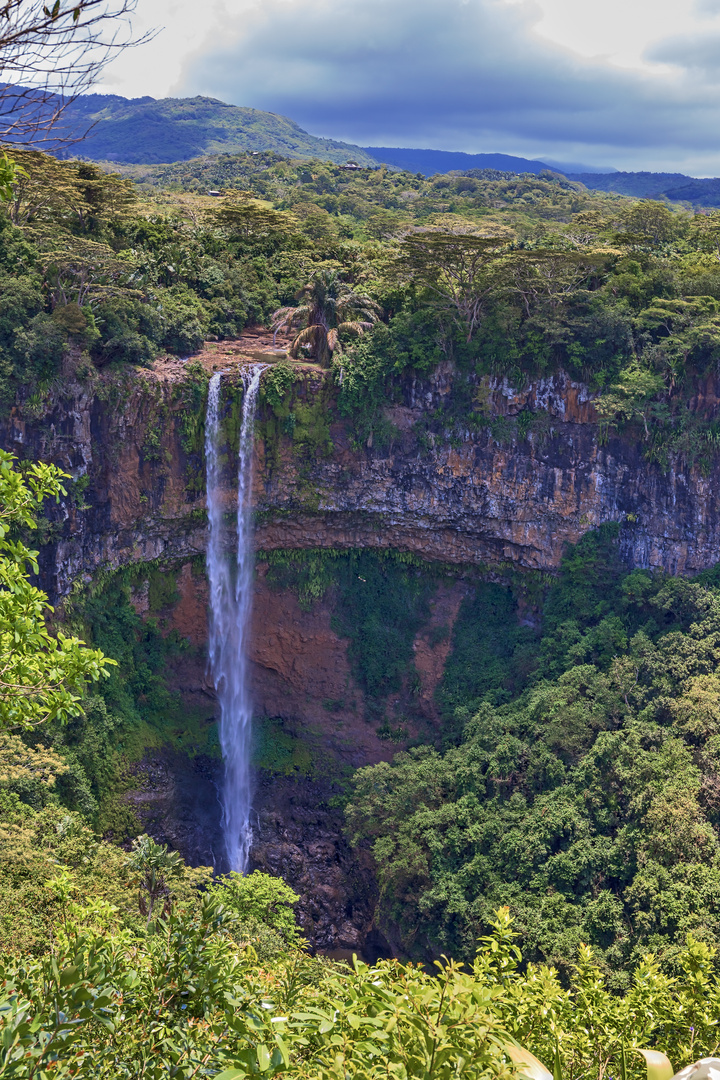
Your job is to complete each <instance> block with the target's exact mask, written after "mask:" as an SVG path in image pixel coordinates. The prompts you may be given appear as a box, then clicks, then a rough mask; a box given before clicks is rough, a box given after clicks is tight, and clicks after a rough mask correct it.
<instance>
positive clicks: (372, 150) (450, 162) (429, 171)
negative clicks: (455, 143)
mask: <svg viewBox="0 0 720 1080" xmlns="http://www.w3.org/2000/svg"><path fill="white" fill-rule="evenodd" d="M362 149H363V150H365V152H366V153H368V154H371V155H372V157H374V158H376V159H377V160H378V161H382V162H383V163H384V164H385V165H391V166H393V167H394V168H396V169H407V171H408V172H414V173H422V174H423V176H434V175H435V174H436V173H447V172H465V171H466V170H468V169H497V170H498V171H499V172H513V173H535V174H536V175H538V174H539V173H541V172H543V171H544V170H545V169H549V170H550V171H551V172H562V173H564V174H565V175H566V176H567V174H568V169H571V170H573V171H574V172H581V171H583V166H581V165H570V164H568V163H566V164H564V165H563V164H562V162H559V161H537V160H536V159H535V158H532V159H531V158H524V157H514V156H513V155H512V154H465V153H462V152H461V151H452V150H417V149H414V148H412V147H404V146H363V148H362ZM585 168H587V169H588V171H590V172H594V171H595V170H594V169H592V168H591V167H589V166H585ZM602 171H603V170H598V172H602Z"/></svg>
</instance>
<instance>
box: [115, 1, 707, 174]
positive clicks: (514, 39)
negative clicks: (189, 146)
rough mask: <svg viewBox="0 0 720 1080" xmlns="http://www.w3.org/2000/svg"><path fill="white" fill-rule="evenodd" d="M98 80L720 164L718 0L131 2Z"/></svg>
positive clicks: (665, 161) (351, 119) (316, 120)
mask: <svg viewBox="0 0 720 1080" xmlns="http://www.w3.org/2000/svg"><path fill="white" fill-rule="evenodd" d="M153 26H156V27H163V29H162V30H161V32H160V33H159V34H158V36H157V37H156V39H155V40H154V41H153V42H151V43H150V44H148V45H144V46H143V47H142V48H139V49H137V50H134V51H133V52H130V53H126V54H125V55H123V56H121V57H119V58H118V59H117V60H116V61H115V62H114V64H113V65H112V66H111V67H110V68H109V69H108V70H107V72H106V74H105V77H104V80H103V84H102V87H101V89H102V90H105V91H108V92H112V93H118V94H124V95H126V96H139V95H141V94H151V95H153V96H154V97H165V96H168V95H173V96H189V95H194V94H205V95H209V96H212V97H218V98H221V99H222V100H223V101H227V102H231V103H232V104H235V105H250V106H253V107H255V108H258V109H268V110H270V111H272V112H277V113H282V114H284V115H286V116H290V117H292V119H294V120H296V121H297V122H298V123H299V124H300V125H301V126H302V127H304V128H305V129H306V130H307V131H310V132H311V133H312V134H314V135H324V136H330V137H333V138H338V139H345V140H347V141H348V142H354V143H360V144H362V145H382V146H418V147H432V148H436V149H440V150H465V151H468V152H470V153H479V152H503V153H510V154H520V155H522V156H524V157H540V158H551V159H553V160H557V161H582V162H587V163H588V164H594V165H603V164H607V165H613V166H615V167H616V168H620V169H651V170H666V171H678V172H686V173H690V174H692V175H696V176H719V175H720V0H602V2H600V3H599V2H598V0H203V2H202V3H201V4H200V3H198V2H197V0H138V9H137V16H136V28H137V29H138V30H145V29H147V28H149V27H153Z"/></svg>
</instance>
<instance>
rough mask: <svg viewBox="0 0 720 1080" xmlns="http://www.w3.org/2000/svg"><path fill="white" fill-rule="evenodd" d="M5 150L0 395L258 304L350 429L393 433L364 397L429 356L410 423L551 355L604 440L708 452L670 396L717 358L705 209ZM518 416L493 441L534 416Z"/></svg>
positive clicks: (693, 455)
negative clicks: (137, 166) (448, 370)
mask: <svg viewBox="0 0 720 1080" xmlns="http://www.w3.org/2000/svg"><path fill="white" fill-rule="evenodd" d="M16 156H17V158H18V161H19V162H20V164H21V165H22V167H23V169H24V170H25V175H22V174H18V176H16V178H15V182H14V183H13V184H12V185H10V188H11V191H12V194H13V199H12V201H11V202H10V203H9V204H8V211H7V218H5V217H3V220H2V233H1V234H0V239H1V243H0V273H1V274H2V275H4V277H3V286H2V299H1V300H0V396H1V397H2V400H3V401H4V402H5V406H6V407H7V406H8V405H10V404H11V403H13V402H22V403H23V404H24V407H25V408H26V409H29V410H30V412H31V413H32V412H33V411H34V412H35V413H37V412H38V410H39V411H40V412H42V407H43V406H42V402H43V400H44V397H43V395H44V394H46V392H47V390H48V389H49V388H50V387H52V386H53V385H55V384H56V382H57V380H58V378H59V375H60V372H61V370H63V365H65V366H66V367H67V365H68V363H70V362H71V361H72V364H71V367H72V370H73V372H74V373H75V374H76V376H78V377H80V378H88V377H89V375H90V374H91V372H92V366H93V365H95V366H103V365H107V364H148V363H151V362H152V361H153V359H154V358H155V357H156V356H157V355H158V354H159V353H160V352H162V351H169V352H170V353H173V354H176V355H179V356H182V357H186V356H188V355H190V354H192V353H194V352H196V351H197V350H198V349H199V348H200V347H201V345H202V343H203V341H204V340H208V339H213V338H214V339H222V338H233V337H236V336H237V335H238V334H239V333H240V332H241V331H242V330H243V328H244V327H245V326H246V325H248V324H252V323H263V322H265V323H267V322H268V321H269V320H270V317H271V316H272V314H273V313H274V312H277V311H281V315H280V316H278V319H277V320H276V326H277V327H278V328H279V329H280V330H281V331H282V330H283V329H287V328H289V327H292V330H293V336H294V338H295V341H294V343H293V346H292V350H291V351H292V352H293V355H295V356H298V357H302V358H304V359H310V360H315V361H320V362H321V363H324V364H327V363H330V362H331V365H332V378H333V379H334V381H335V383H337V386H338V395H339V397H338V402H337V408H338V409H339V412H340V415H341V416H344V417H345V418H346V420H347V422H348V423H349V424H350V425H351V427H352V428H353V429H354V433H355V436H356V440H357V442H358V444H360V443H361V442H367V440H368V438H369V437H370V436H372V438H373V439H378V440H380V441H381V442H382V441H383V440H385V441H387V440H388V439H390V438H392V432H391V431H389V430H388V424H387V421H386V419H385V418H384V415H383V406H384V404H386V403H387V401H388V400H391V399H392V396H393V393H395V392H396V387H397V378H398V376H399V375H401V374H402V373H403V372H406V373H407V372H414V373H416V374H419V375H421V376H422V375H423V374H426V373H428V372H430V371H431V370H432V369H433V368H435V367H436V366H437V364H438V363H439V362H440V361H442V360H451V361H452V362H453V365H454V375H453V379H454V390H453V394H452V395H451V396H450V399H449V402H450V403H449V405H448V406H447V407H446V409H445V412H444V413H443V415H442V416H440V415H438V416H435V417H432V418H428V419H427V424H426V426H427V427H428V431H427V432H426V433H425V434H426V435H427V436H429V435H433V436H436V435H438V434H440V435H443V436H444V437H445V438H451V439H453V438H461V437H462V435H461V433H462V432H466V431H468V430H473V429H477V428H481V427H487V426H488V425H489V424H491V423H492V417H490V416H489V415H488V413H487V409H486V398H487V394H486V389H484V388H486V385H487V379H488V378H489V377H490V376H503V377H506V378H508V379H509V380H510V381H511V382H512V383H515V384H516V385H522V384H523V383H525V382H527V380H528V379H529V378H531V377H535V376H541V375H546V374H551V373H553V372H555V371H558V370H560V369H562V370H564V371H566V372H567V373H568V374H570V375H571V376H572V377H573V378H576V379H579V380H584V381H586V382H589V384H590V385H591V387H592V388H593V389H595V390H599V391H601V393H602V397H601V399H600V406H599V410H600V416H601V421H602V430H603V432H604V435H607V434H608V433H609V432H610V430H612V429H625V428H628V429H630V430H631V431H632V433H633V434H634V435H636V436H637V437H638V438H639V439H640V441H641V442H642V444H643V449H644V452H645V454H646V456H647V457H648V458H650V459H651V460H655V461H658V462H660V463H661V464H668V463H669V461H670V460H671V459H673V458H674V457H675V456H676V455H680V456H681V458H683V459H684V460H685V461H687V462H688V463H690V464H692V463H695V462H699V463H700V465H701V466H702V467H703V468H706V467H707V466H708V464H709V461H710V460H711V458H712V456H713V455H714V453H715V451H716V447H717V444H718V439H719V438H720V435H719V434H718V430H717V425H716V423H715V419H714V416H713V415H712V414H711V413H710V412H704V411H703V408H701V407H697V404H696V403H695V404H693V405H692V407H691V403H692V402H693V401H694V398H695V396H696V388H697V385H698V380H700V379H701V378H704V377H706V376H708V375H711V374H712V373H713V372H714V371H715V367H716V365H717V361H718V355H719V354H718V341H719V340H720V338H719V334H720V284H719V282H720V275H718V272H717V249H718V235H720V226H719V225H718V223H717V222H716V220H715V217H714V216H713V214H710V215H709V216H708V215H704V214H699V215H696V216H693V215H692V214H691V213H690V212H688V211H685V210H682V209H681V208H679V207H674V208H673V207H672V206H671V205H668V204H666V203H663V202H652V201H647V200H646V201H640V202H637V201H634V200H632V199H629V198H626V197H623V196H621V195H617V194H613V193H607V192H596V191H589V190H587V189H586V188H584V187H583V186H582V185H581V184H577V183H571V182H569V181H567V180H565V179H564V178H562V177H560V176H557V175H555V174H551V173H543V174H542V175H540V176H532V175H529V174H528V175H512V174H507V173H496V172H492V171H485V172H476V173H473V172H471V173H470V174H464V175H458V174H450V175H448V176H436V177H433V178H432V179H430V180H428V179H425V178H424V177H422V176H419V175H412V174H409V173H390V172H388V171H387V170H386V169H385V168H382V169H376V170H364V169H360V170H347V169H344V168H342V167H340V166H337V165H334V164H332V163H331V162H321V161H317V160H315V161H310V162H298V161H293V160H289V159H281V158H279V157H278V156H277V155H273V154H253V153H246V154H236V155H232V154H226V155H222V156H220V157H217V158H203V159H197V160H194V161H190V162H187V163H177V164H175V165H169V166H163V167H162V168H160V167H158V169H157V170H156V171H155V172H154V173H153V172H152V171H148V170H145V171H144V172H143V174H142V175H138V180H139V182H138V183H137V184H135V185H133V183H132V182H131V180H130V179H129V176H128V175H125V176H124V177H123V176H119V175H116V174H107V173H104V172H102V171H101V170H100V169H99V167H98V166H95V165H92V164H90V163H87V162H80V163H73V162H57V161H54V160H53V159H52V158H48V157H46V156H44V155H41V154H38V153H34V152H20V151H18V152H17V155H16ZM125 172H126V174H127V169H126V170H125ZM210 187H216V188H217V189H218V190H220V191H221V193H222V197H221V198H220V199H213V198H209V197H207V195H206V192H207V190H208V189H209V188H210ZM359 334H362V336H361V337H359V336H358V335H359ZM288 344H289V343H288ZM83 357H84V359H83ZM287 419H288V423H289V422H290V418H287ZM525 420H526V421H527V423H524V422H523V424H520V422H519V421H518V422H517V424H516V425H515V426H513V430H512V431H508V432H506V433H505V435H506V436H507V437H511V438H512V437H516V436H517V437H520V438H522V437H524V436H525V435H526V434H527V433H528V431H529V430H531V429H533V425H539V427H540V428H541V427H542V420H543V418H542V417H534V416H530V417H526V418H525ZM518 424H519V426H518ZM511 426H512V425H511Z"/></svg>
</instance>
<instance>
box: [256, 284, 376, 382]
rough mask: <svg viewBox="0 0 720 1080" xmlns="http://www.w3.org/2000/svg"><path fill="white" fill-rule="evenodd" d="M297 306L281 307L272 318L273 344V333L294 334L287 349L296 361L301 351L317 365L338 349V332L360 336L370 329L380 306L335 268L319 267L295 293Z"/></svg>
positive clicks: (325, 362)
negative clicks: (346, 280)
mask: <svg viewBox="0 0 720 1080" xmlns="http://www.w3.org/2000/svg"><path fill="white" fill-rule="evenodd" d="M295 299H296V300H299V301H300V304H299V305H298V306H297V307H281V308H278V310H277V311H276V312H275V313H274V315H273V317H272V329H273V343H274V341H275V337H276V335H277V334H278V333H279V332H280V331H283V332H284V333H292V332H294V331H296V330H297V331H299V332H298V333H296V335H295V337H294V339H293V342H292V344H291V346H290V349H289V352H290V356H291V357H292V358H293V360H297V359H298V356H299V355H300V351H301V350H305V353H306V355H307V356H313V357H314V358H315V359H316V360H317V361H318V362H319V363H320V364H323V365H325V364H328V363H329V362H330V360H331V358H332V354H333V353H334V352H335V351H338V352H339V351H340V335H341V334H353V335H354V336H355V337H360V336H361V335H362V334H364V333H365V331H366V330H372V328H373V326H374V325H375V323H376V322H377V321H378V319H379V318H380V315H381V313H382V309H381V308H380V306H379V304H376V303H375V301H374V300H371V299H370V297H369V296H364V295H363V294H362V293H359V292H355V290H354V289H353V288H351V286H350V285H348V284H346V283H345V282H344V281H341V280H340V278H339V277H338V274H337V271H336V270H319V271H318V272H317V273H316V274H315V275H314V277H313V278H312V279H311V280H310V281H309V282H308V283H307V285H304V286H303V288H302V289H300V291H299V292H298V293H297V295H296V297H295Z"/></svg>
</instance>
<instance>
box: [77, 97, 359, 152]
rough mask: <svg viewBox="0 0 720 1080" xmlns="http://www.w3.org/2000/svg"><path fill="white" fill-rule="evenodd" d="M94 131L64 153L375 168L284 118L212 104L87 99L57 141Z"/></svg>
mask: <svg viewBox="0 0 720 1080" xmlns="http://www.w3.org/2000/svg"><path fill="white" fill-rule="evenodd" d="M91 124H92V125H94V127H93V128H92V130H91V131H90V133H89V134H88V135H87V136H86V137H85V138H83V139H82V140H81V141H79V142H76V143H73V144H72V145H71V146H70V147H69V148H67V149H66V150H64V151H63V150H61V153H63V154H72V156H73V157H75V156H80V157H86V158H91V159H94V160H96V161H117V162H123V163H128V164H134V165H139V164H156V163H159V162H173V161H187V160H188V159H189V158H194V157H200V156H201V155H203V154H236V153H238V152H240V151H250V152H252V151H262V150H264V151H268V150H273V151H275V152H276V153H277V154H281V155H282V156H283V157H290V158H309V157H314V158H321V159H322V160H325V161H334V162H336V163H338V164H343V163H345V162H347V161H349V160H352V161H355V162H357V164H358V165H364V166H374V165H377V162H376V161H375V160H374V159H373V158H371V157H370V156H369V155H368V154H366V153H365V152H364V151H363V150H362V149H361V147H359V146H352V145H350V144H349V143H343V142H337V141H336V140H335V139H319V138H316V137H315V136H314V135H308V133H307V131H303V129H302V128H301V127H300V126H299V125H298V124H296V123H295V122H294V121H293V120H289V119H288V118H287V117H285V116H278V115H277V114H276V113H269V112H263V111H262V110H260V109H244V108H240V107H239V106H237V105H228V104H226V103H225V102H224V101H218V100H217V99H216V98H208V97H194V98H162V99H160V100H156V99H155V98H151V97H141V98H124V97H118V96H116V95H114V94H85V95H83V96H82V97H79V98H77V99H76V100H75V101H74V102H73V103H72V104H71V105H69V106H68V107H67V108H66V110H65V112H64V114H63V119H62V132H61V134H63V135H65V134H74V135H76V136H79V135H82V134H83V133H84V132H85V131H86V130H87V128H88V126H89V125H91Z"/></svg>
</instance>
